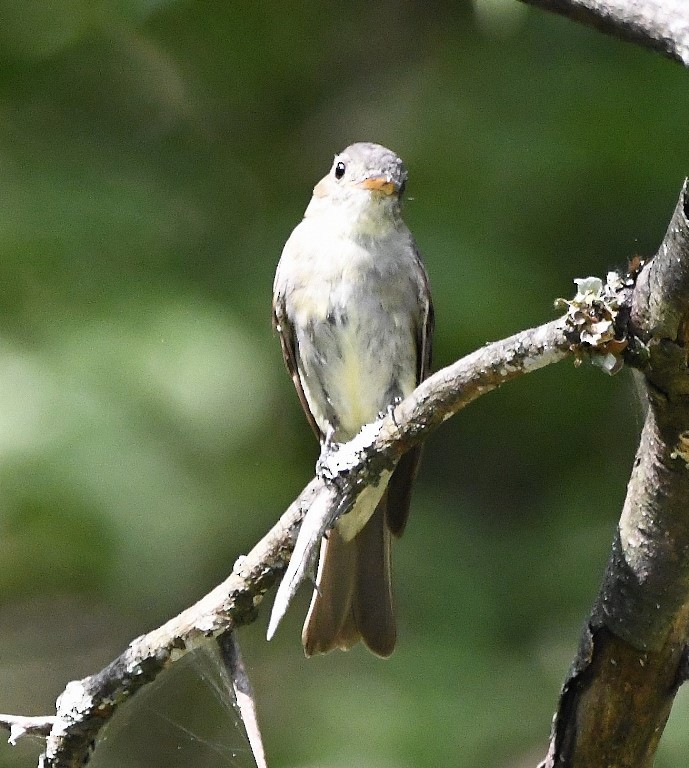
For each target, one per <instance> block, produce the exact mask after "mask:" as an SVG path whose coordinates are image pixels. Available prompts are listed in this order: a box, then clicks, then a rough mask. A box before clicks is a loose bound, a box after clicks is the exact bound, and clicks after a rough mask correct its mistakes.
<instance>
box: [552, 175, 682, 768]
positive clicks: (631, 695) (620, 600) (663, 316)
mask: <svg viewBox="0 0 689 768" xmlns="http://www.w3.org/2000/svg"><path fill="white" fill-rule="evenodd" d="M687 207H688V201H687V185H686V183H685V186H684V188H683V190H682V194H681V196H680V200H679V203H678V205H677V208H676V209H675V213H674V215H673V218H672V222H671V224H670V227H669V229H668V232H667V235H666V236H665V239H664V241H663V243H662V245H661V247H660V249H659V250H658V253H657V254H656V256H655V257H654V259H653V260H652V261H651V262H649V263H648V264H647V265H646V267H645V268H644V269H643V271H642V272H641V274H640V275H639V278H638V280H637V285H636V289H635V291H634V294H633V301H632V307H631V315H630V330H631V332H632V333H633V334H634V335H635V336H636V337H637V338H638V339H640V340H641V341H642V342H643V343H644V344H645V345H646V348H647V358H646V362H645V363H644V365H643V366H642V371H643V374H644V376H645V379H646V389H647V392H648V410H647V414H646V421H645V424H644V428H643V432H642V435H641V440H640V444H639V449H638V451H637V455H636V459H635V462H634V468H633V470H632V475H631V479H630V481H629V486H628V489H627V497H626V501H625V504H624V508H623V511H622V517H621V519H620V523H619V526H618V530H617V534H616V536H615V540H614V542H613V549H612V554H611V557H610V561H609V563H608V566H607V570H606V573H605V577H604V579H603V583H602V586H601V589H600V593H599V595H598V599H597V601H596V604H595V606H594V609H593V611H592V614H591V618H590V620H589V622H588V625H587V627H586V629H585V632H584V635H583V638H582V641H581V645H580V648H579V652H578V656H577V659H576V660H575V662H574V664H573V666H572V669H571V671H570V674H569V677H568V679H567V681H566V682H565V685H564V688H563V691H562V695H561V699H560V705H559V710H558V713H557V715H556V719H555V721H554V726H553V734H552V739H551V745H550V751H549V754H548V757H547V759H546V761H545V762H544V764H543V765H544V766H546V768H551V767H552V766H567V767H568V768H609V767H610V766H615V768H646V766H651V765H652V763H653V758H654V755H655V752H656V749H657V746H658V741H659V739H660V736H661V734H662V731H663V728H664V726H665V722H666V721H667V718H668V715H669V713H670V708H671V706H672V702H673V699H674V696H675V693H676V692H677V688H678V686H679V685H680V684H681V682H682V681H683V679H684V677H685V665H686V661H685V654H686V644H687V637H688V632H689V370H688V368H687V352H688V350H687V347H686V341H687V327H689V322H688V321H689V223H688V222H687Z"/></svg>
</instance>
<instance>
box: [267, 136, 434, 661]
mask: <svg viewBox="0 0 689 768" xmlns="http://www.w3.org/2000/svg"><path fill="white" fill-rule="evenodd" d="M407 176H408V174H407V169H406V167H405V165H404V163H403V162H402V160H401V159H400V158H399V157H398V156H397V155H396V154H395V153H394V152H392V151H391V150H389V149H386V148H385V147H383V146H381V145H380V144H374V143H370V142H357V143H355V144H352V145H350V146H348V147H347V148H346V149H345V150H344V151H342V152H340V153H339V154H337V155H336V156H335V158H334V161H333V164H332V167H331V169H330V171H329V172H328V174H327V175H326V176H325V177H324V178H323V179H321V181H319V182H318V183H317V184H316V186H315V187H314V190H313V196H312V198H311V201H310V202H309V204H308V206H307V208H306V211H305V213H304V217H303V219H302V221H301V222H300V223H299V224H298V225H297V226H296V227H295V229H294V230H293V232H292V233H291V235H290V236H289V238H288V240H287V242H286V243H285V246H284V248H283V250H282V254H281V257H280V260H279V263H278V266H277V270H276V273H275V280H274V284H273V325H274V327H275V329H276V330H277V333H278V335H279V338H280V342H281V347H282V352H283V356H284V359H285V363H286V366H287V369H288V371H289V373H290V375H291V377H292V380H293V382H294V385H295V387H296V390H297V394H298V396H299V399H300V401H301V405H302V407H303V409H304V412H305V413H306V417H307V419H308V421H309V423H310V425H311V427H312V429H313V431H314V432H315V434H316V436H317V438H318V439H319V441H320V443H321V451H322V452H323V451H327V450H334V449H336V448H337V444H339V443H343V442H346V441H347V440H349V439H351V438H352V437H354V436H355V435H356V434H357V432H359V430H360V429H361V428H362V427H363V426H364V425H366V424H368V423H370V422H373V421H375V420H376V419H377V418H378V417H379V416H380V415H382V414H383V413H385V412H386V411H388V410H390V409H391V408H393V407H394V406H395V405H396V404H397V403H398V402H399V401H400V400H401V399H403V398H404V397H406V396H407V395H409V394H410V393H411V392H412V391H413V390H414V389H415V388H416V386H417V385H418V384H419V383H420V382H421V381H422V380H423V379H424V378H426V377H427V375H428V374H429V370H430V366H431V348H432V336H433V328H434V312H433V304H432V300H431V294H430V289H429V282H428V276H427V274H426V270H425V268H424V265H423V262H422V260H421V257H420V255H419V249H418V247H417V245H416V242H415V240H414V238H413V236H412V234H411V232H410V231H409V229H408V227H407V226H406V224H405V223H404V221H403V220H402V214H401V211H402V201H403V197H404V193H405V188H406V185H407ZM419 459H420V448H418V447H417V448H413V449H411V450H410V451H408V452H407V453H406V454H404V455H403V456H402V458H401V459H400V460H399V462H398V464H397V466H396V468H395V469H394V471H393V472H392V474H390V473H389V472H388V473H386V474H385V475H384V476H383V477H381V479H380V482H379V483H378V485H377V486H369V487H367V488H365V489H364V490H363V491H362V493H361V494H360V496H359V497H358V498H357V501H356V503H355V505H354V507H353V508H352V509H351V510H350V511H349V512H347V513H345V514H343V515H342V516H341V517H340V518H339V519H338V520H337V521H336V523H335V525H334V526H333V528H332V529H331V530H330V531H329V532H328V533H327V534H326V535H325V536H324V537H323V539H322V541H321V546H320V553H319V558H318V560H319V562H318V569H317V574H316V585H315V588H314V592H313V596H312V599H311V604H310V607H309V611H308V614H307V617H306V621H305V623H304V628H303V631H302V643H303V647H304V652H305V654H306V655H307V656H312V655H314V654H316V653H326V652H328V651H331V650H333V649H335V648H340V649H342V650H348V649H349V648H351V647H352V646H353V645H355V644H356V643H357V642H358V641H359V640H362V641H363V643H364V644H365V645H366V646H367V647H368V648H369V650H371V651H372V652H373V653H374V654H376V655H378V656H380V657H387V656H389V655H390V654H391V653H392V651H393V650H394V647H395V644H396V639H397V630H396V620H395V609H394V604H393V594H392V584H391V539H392V538H398V537H399V536H401V535H402V533H403V531H404V529H405V525H406V523H407V517H408V514H409V504H410V496H411V487H412V482H413V480H414V478H415V476H416V473H417V469H418V464H419Z"/></svg>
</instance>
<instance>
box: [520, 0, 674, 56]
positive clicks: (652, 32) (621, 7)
mask: <svg viewBox="0 0 689 768" xmlns="http://www.w3.org/2000/svg"><path fill="white" fill-rule="evenodd" d="M522 2H524V3H528V4H529V5H536V6H538V7H539V8H543V9H544V10H547V11H553V12H554V13H558V14H560V15H562V16H566V17H567V18H569V19H572V20H573V21H578V22H581V23H582V24H586V25H588V26H590V27H595V28H596V29H599V30H600V31H601V32H607V33H608V34H611V35H614V36H615V37H619V38H620V39H622V40H627V41H628V42H631V43H637V44H638V45H642V46H644V47H645V48H649V49H651V50H653V51H657V52H659V53H662V54H663V55H664V56H667V57H668V58H670V59H673V60H674V61H678V62H679V63H680V64H683V65H684V66H685V67H689V3H687V1H686V0H522Z"/></svg>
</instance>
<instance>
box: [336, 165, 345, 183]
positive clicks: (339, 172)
mask: <svg viewBox="0 0 689 768" xmlns="http://www.w3.org/2000/svg"><path fill="white" fill-rule="evenodd" d="M344 175H345V164H344V163H343V162H342V160H340V162H339V163H337V165H336V166H335V178H336V179H338V181H339V179H341V178H342V177H343V176H344Z"/></svg>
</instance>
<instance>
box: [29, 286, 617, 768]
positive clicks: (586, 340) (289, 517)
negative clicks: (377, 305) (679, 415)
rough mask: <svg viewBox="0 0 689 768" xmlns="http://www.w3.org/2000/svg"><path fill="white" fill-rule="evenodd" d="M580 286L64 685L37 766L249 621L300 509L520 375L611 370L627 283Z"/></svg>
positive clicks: (350, 446)
mask: <svg viewBox="0 0 689 768" xmlns="http://www.w3.org/2000/svg"><path fill="white" fill-rule="evenodd" d="M610 278H612V279H611V280H609V282H608V284H607V285H606V286H605V287H604V286H603V284H602V282H601V281H598V280H595V279H589V280H587V281H580V284H579V292H578V294H577V296H576V297H575V299H574V300H573V301H571V302H566V304H567V312H566V314H565V315H564V316H563V317H561V318H560V319H558V320H555V321H553V322H550V323H547V324H545V325H543V326H540V327H538V328H534V329H530V330H527V331H523V332H521V333H518V334H516V335H514V336H511V337H510V338H508V339H504V340H503V341H498V342H494V343H492V344H488V345H487V346H485V347H482V348H481V349H479V350H477V351H476V352H474V353H472V354H471V355H468V356H467V357H465V358H463V359H462V360H459V361H458V362H456V363H454V364H453V365H451V366H449V367H447V368H445V369H443V370H441V371H438V372H437V373H436V374H434V375H433V376H431V377H430V378H428V379H427V380H426V381H425V382H423V383H422V384H421V386H419V387H418V389H417V390H416V391H415V392H413V393H412V394H411V395H410V396H409V397H408V398H406V399H405V400H404V401H402V402H401V403H400V404H399V405H398V406H397V407H396V408H395V410H394V412H393V413H390V414H388V415H387V416H386V417H384V418H382V419H380V420H379V421H378V422H376V423H375V424H372V425H369V426H368V427H366V428H364V429H363V430H362V432H361V433H360V434H359V435H358V436H357V437H356V438H354V439H353V440H352V441H350V442H349V443H347V444H345V445H342V446H341V447H340V448H339V450H338V451H337V452H335V453H333V454H331V455H330V456H328V457H326V459H325V460H324V461H323V462H322V464H321V471H320V473H319V476H318V477H316V478H315V479H313V480H312V481H311V482H310V483H309V484H308V485H307V486H306V488H305V489H304V490H303V491H302V493H301V494H300V496H299V498H297V499H296V500H295V501H294V502H293V504H292V505H291V506H290V507H289V509H288V510H287V511H286V512H285V513H284V514H283V515H282V517H281V518H280V520H279V521H278V523H277V524H276V526H275V527H274V528H273V529H272V530H271V531H270V532H269V533H268V534H267V535H266V536H265V537H264V538H263V539H262V540H261V541H260V542H259V543H258V544H257V545H256V546H255V547H254V548H253V549H252V551H251V552H250V553H249V554H248V555H246V556H245V557H241V558H239V560H238V561H237V562H236V563H235V566H234V568H233V572H232V574H231V575H230V576H229V577H228V578H227V579H226V581H224V582H223V583H222V584H220V585H219V586H218V587H216V588H215V589H214V590H213V591H212V592H210V593H209V594H208V595H206V596H205V597H203V598H202V599H201V600H199V602H198V603H196V604H195V605H193V606H191V607H190V608H188V609H186V610H185V611H183V612H182V613H181V614H180V615H179V616H176V617H175V618H173V619H171V620H170V621H168V622H167V623H166V624H164V625H163V626H162V627H159V628H158V629H155V630H153V631H151V632H149V633H148V634H146V635H143V636H141V637H139V638H137V639H135V640H133V641H132V642H131V643H130V644H129V646H128V647H127V649H126V650H125V651H124V652H123V653H122V654H121V655H120V656H119V657H118V658H117V659H115V660H114V661H113V662H111V663H110V664H109V665H108V666H107V667H106V668H105V669H103V670H101V671H100V672H97V673H96V674H94V675H91V676H90V677H87V678H84V679H83V680H78V681H73V682H71V683H69V684H68V685H67V687H66V689H65V691H64V692H63V694H62V695H61V696H60V698H59V699H58V702H57V713H56V717H55V720H54V721H48V720H47V719H43V720H44V721H45V722H50V723H51V724H52V728H51V730H50V733H49V735H48V737H47V740H46V750H45V753H44V754H43V755H42V756H41V758H40V761H39V765H40V766H43V767H44V768H81V766H84V765H85V764H86V763H87V762H88V759H89V756H90V754H91V751H92V750H93V748H94V745H95V743H96V738H97V736H98V733H99V731H100V729H101V728H102V727H103V725H105V723H106V722H107V721H108V720H109V719H110V718H111V717H112V716H113V715H114V713H115V712H116V710H117V708H118V706H119V704H120V703H122V702H123V701H125V700H126V699H127V698H129V697H130V696H132V695H134V694H135V693H136V691H138V690H139V689H140V688H142V687H143V686H144V685H147V684H149V683H150V682H152V681H153V680H154V679H155V678H156V677H157V675H158V674H160V673H161V672H162V671H163V670H164V669H166V668H167V667H169V666H170V665H171V664H173V663H174V662H175V661H176V660H177V659H179V658H181V657H182V656H183V655H184V654H185V653H187V652H188V651H189V650H192V649H194V648H196V647H198V646H199V645H201V644H203V643H206V642H211V641H215V640H217V638H219V637H220V635H221V634H222V633H225V632H228V631H230V630H232V629H233V628H235V627H238V626H241V625H242V624H246V623H248V622H251V621H253V620H254V618H255V617H256V614H257V606H258V604H259V603H260V602H261V600H262V598H263V596H264V594H265V592H266V591H267V590H268V589H269V588H270V587H271V586H272V585H273V583H274V582H275V580H276V579H277V577H278V576H279V575H280V574H282V573H283V571H284V570H285V567H286V566H287V563H288V561H289V559H290V554H291V552H292V550H293V549H294V545H295V542H296V539H297V532H298V530H299V525H300V523H301V521H302V518H303V516H304V513H305V511H306V510H308V509H312V508H314V507H320V508H321V509H323V510H325V517H326V518H327V519H330V520H333V519H334V518H335V516H336V515H337V514H343V513H345V512H346V511H347V510H348V509H349V508H350V507H351V505H352V504H353V503H354V501H355V499H356V496H357V495H358V493H359V492H360V491H361V489H362V488H363V487H365V485H367V484H368V483H371V482H375V481H376V480H377V478H378V477H379V475H380V473H381V471H383V470H384V469H387V468H390V467H393V466H394V465H395V463H396V462H397V461H398V460H399V458H400V456H401V455H402V454H403V453H404V452H405V451H406V450H408V449H409V448H411V447H412V446H413V445H415V444H417V443H419V442H421V441H422V440H423V439H424V438H425V437H426V436H427V435H428V434H429V433H430V432H431V431H432V430H433V429H435V428H437V427H438V426H439V425H440V424H441V423H442V422H444V421H445V420H447V419H448V418H450V417H451V416H452V415H454V414H456V413H457V412H459V411H460V410H461V409H462V408H464V407H465V406H466V405H468V404H469V403H471V402H473V401H474V400H475V399H476V398H478V397H480V396H481V395H483V394H485V393H487V392H490V391H491V390H493V389H496V388H497V387H499V386H500V385H502V384H504V383H506V382H508V381H511V380H512V379H515V378H517V377H519V376H522V375H524V374H525V373H529V372H530V371H534V370H537V369H539V368H541V367H543V366H545V365H548V364H549V363H554V362H557V361H558V360H562V359H563V358H565V357H568V356H571V355H577V356H579V357H581V356H585V355H591V357H592V358H593V359H595V360H597V361H598V362H599V363H602V364H603V367H604V368H608V369H609V370H612V369H613V368H615V367H616V365H611V359H612V360H614V359H616V358H617V357H619V353H620V352H621V350H622V348H623V347H624V346H625V343H626V342H624V340H620V338H619V333H618V327H619V323H618V321H619V319H620V318H621V317H623V316H624V312H623V311H622V310H623V308H624V306H625V305H626V303H628V298H629V293H630V286H629V284H628V283H625V282H624V281H622V280H620V278H619V277H618V276H617V275H611V276H610Z"/></svg>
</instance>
